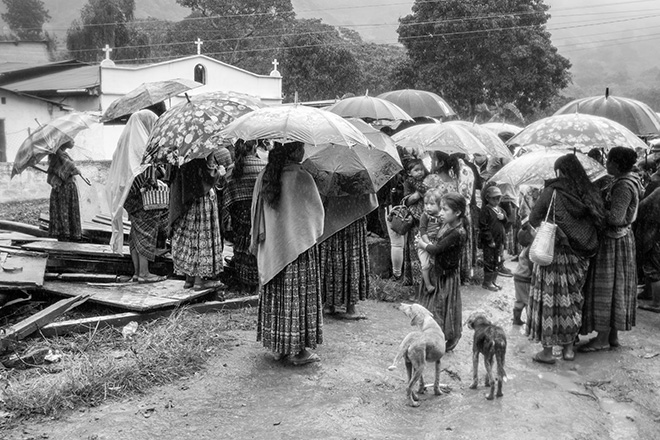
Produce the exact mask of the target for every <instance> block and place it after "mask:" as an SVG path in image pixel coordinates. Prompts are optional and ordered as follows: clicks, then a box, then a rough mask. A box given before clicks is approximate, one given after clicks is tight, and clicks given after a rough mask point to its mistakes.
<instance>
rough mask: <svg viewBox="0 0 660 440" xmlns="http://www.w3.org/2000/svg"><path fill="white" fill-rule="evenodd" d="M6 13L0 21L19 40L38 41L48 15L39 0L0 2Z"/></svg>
mask: <svg viewBox="0 0 660 440" xmlns="http://www.w3.org/2000/svg"><path fill="white" fill-rule="evenodd" d="M2 2H3V3H4V4H5V6H6V7H7V12H5V13H4V14H2V19H3V20H4V21H5V22H6V23H7V25H8V26H9V29H11V30H12V32H14V33H15V34H16V35H17V36H18V37H19V38H20V39H22V40H29V39H40V38H42V37H43V35H42V33H43V25H44V23H45V22H47V21H48V20H50V14H49V13H48V10H47V9H46V8H45V7H44V2H43V1H41V0H2Z"/></svg>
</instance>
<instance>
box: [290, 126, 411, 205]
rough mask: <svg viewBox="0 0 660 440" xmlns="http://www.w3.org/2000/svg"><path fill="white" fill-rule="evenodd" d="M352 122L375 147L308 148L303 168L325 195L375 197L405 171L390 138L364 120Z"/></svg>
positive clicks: (306, 147) (359, 145)
mask: <svg viewBox="0 0 660 440" xmlns="http://www.w3.org/2000/svg"><path fill="white" fill-rule="evenodd" d="M348 121H349V122H351V123H352V124H354V125H355V127H356V128H358V130H360V131H361V132H363V133H364V134H365V136H366V137H367V138H368V139H369V140H370V141H372V142H371V145H368V146H366V145H361V144H358V145H355V146H353V147H347V146H344V145H318V146H314V145H309V144H308V145H305V160H304V162H303V166H304V167H305V169H307V170H308V171H309V172H310V173H311V174H312V176H313V177H314V181H315V182H316V186H317V187H318V188H319V192H320V193H321V194H322V195H324V196H328V197H341V196H346V195H360V194H373V193H375V192H376V191H378V190H379V189H380V188H381V187H382V186H383V185H385V184H386V183H387V182H388V181H389V180H390V179H391V178H392V177H394V176H395V175H396V174H397V173H398V172H399V171H401V170H402V169H403V167H402V166H401V159H399V154H398V152H397V150H396V145H394V142H392V140H391V139H390V138H389V136H387V135H386V134H384V133H381V132H380V131H378V130H376V129H374V128H372V127H371V126H370V125H369V124H367V123H365V122H363V121H361V120H360V119H349V120H348ZM381 135H382V136H383V137H384V138H383V137H381ZM385 138H386V139H385ZM388 141H389V142H388Z"/></svg>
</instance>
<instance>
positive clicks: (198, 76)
mask: <svg viewBox="0 0 660 440" xmlns="http://www.w3.org/2000/svg"><path fill="white" fill-rule="evenodd" d="M195 81H197V82H198V83H202V84H206V68H205V67H204V66H203V65H201V64H198V65H196V66H195Z"/></svg>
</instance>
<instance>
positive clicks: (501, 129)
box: [481, 122, 522, 136]
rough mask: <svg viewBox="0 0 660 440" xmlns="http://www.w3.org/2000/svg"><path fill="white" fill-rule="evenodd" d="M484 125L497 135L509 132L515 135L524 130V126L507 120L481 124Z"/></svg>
mask: <svg viewBox="0 0 660 440" xmlns="http://www.w3.org/2000/svg"><path fill="white" fill-rule="evenodd" d="M481 126H482V127H484V128H487V129H488V130H491V131H492V132H493V133H495V134H496V135H498V136H499V135H501V134H507V135H511V136H515V135H517V134H518V133H520V132H521V131H522V127H518V126H517V125H513V124H507V123H506V122H486V123H484V124H481Z"/></svg>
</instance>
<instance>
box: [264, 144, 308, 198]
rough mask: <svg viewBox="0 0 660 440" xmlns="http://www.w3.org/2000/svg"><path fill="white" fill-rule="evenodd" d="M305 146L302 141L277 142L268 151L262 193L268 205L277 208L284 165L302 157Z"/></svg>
mask: <svg viewBox="0 0 660 440" xmlns="http://www.w3.org/2000/svg"><path fill="white" fill-rule="evenodd" d="M303 148H304V144H303V143H302V142H290V143H288V144H279V143H275V147H274V148H273V149H272V150H271V151H270V152H269V153H268V164H267V165H266V168H265V169H264V177H263V183H262V185H263V187H262V190H261V191H262V195H263V198H264V201H265V202H266V203H267V204H268V206H270V207H272V208H276V207H277V205H278V203H279V201H280V195H281V193H282V180H281V179H282V171H283V170H284V165H286V163H287V162H289V161H291V160H297V159H298V157H297V155H300V157H302V154H300V150H301V149H303Z"/></svg>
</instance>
